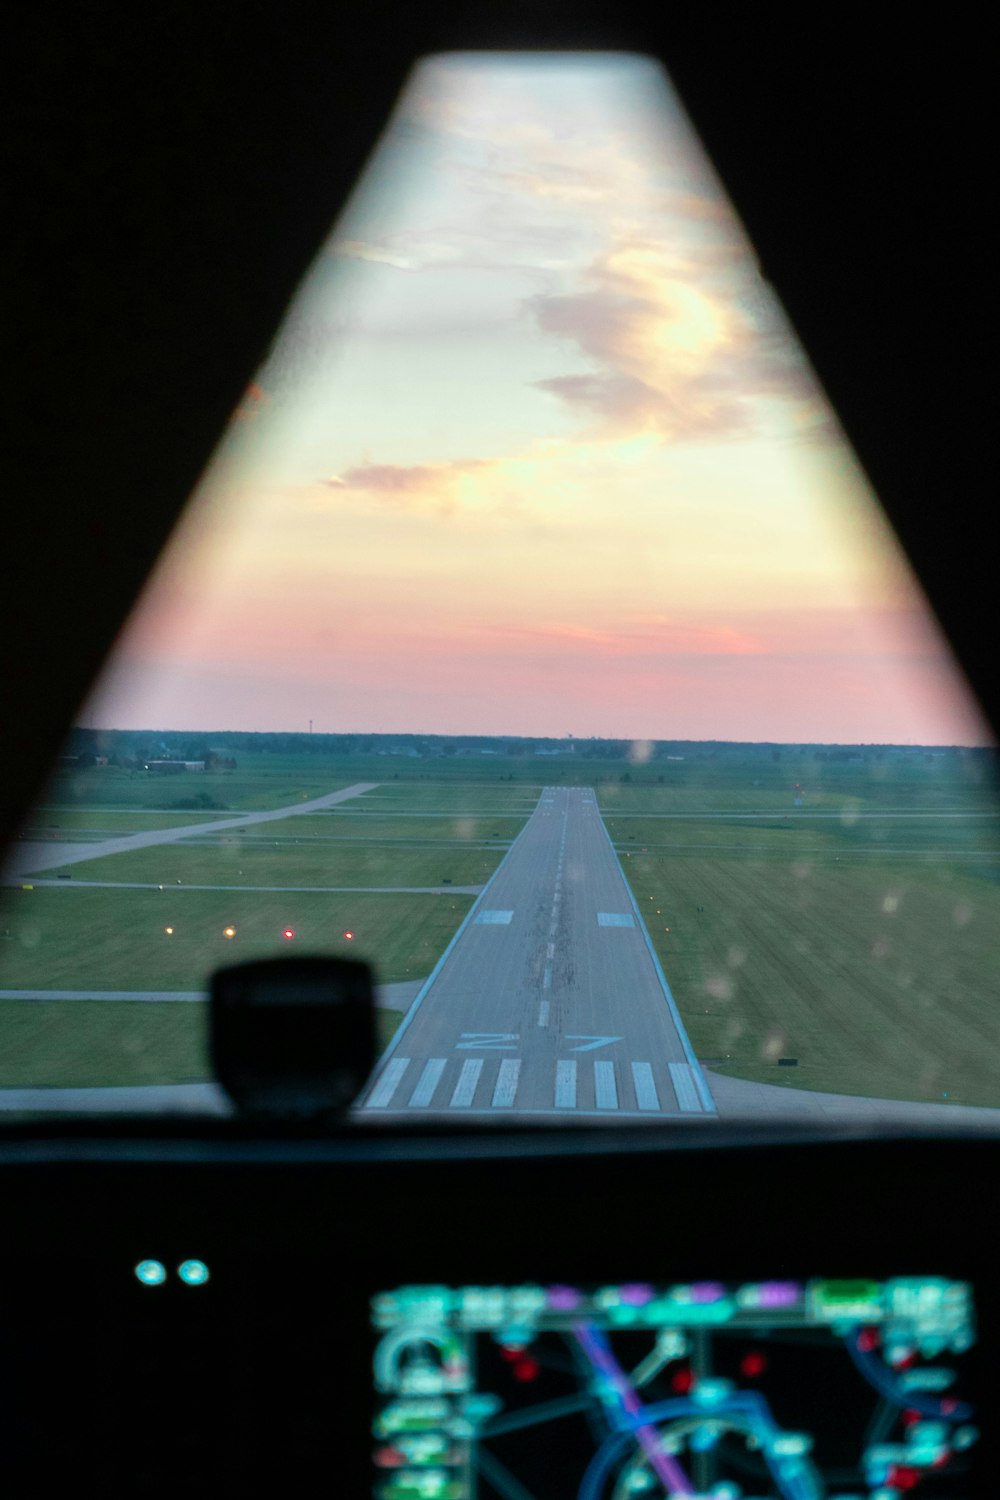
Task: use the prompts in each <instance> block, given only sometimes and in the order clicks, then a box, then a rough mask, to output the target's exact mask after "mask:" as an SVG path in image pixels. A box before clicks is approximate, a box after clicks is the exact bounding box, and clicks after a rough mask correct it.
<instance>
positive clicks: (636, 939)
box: [361, 787, 715, 1119]
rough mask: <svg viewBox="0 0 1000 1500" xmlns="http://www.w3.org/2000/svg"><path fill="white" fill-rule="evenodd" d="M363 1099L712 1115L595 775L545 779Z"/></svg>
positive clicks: (445, 1106)
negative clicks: (554, 782)
mask: <svg viewBox="0 0 1000 1500" xmlns="http://www.w3.org/2000/svg"><path fill="white" fill-rule="evenodd" d="M361 1107H362V1109H363V1111H364V1112H365V1113H366V1114H368V1115H369V1116H371V1115H379V1116H383V1117H384V1116H389V1115H399V1114H404V1115H406V1116H407V1117H410V1118H412V1117H415V1116H418V1115H423V1116H427V1115H434V1114H437V1115H442V1114H443V1115H446V1116H447V1117H448V1118H450V1119H454V1118H455V1116H456V1115H459V1114H487V1115H490V1116H492V1117H496V1116H498V1115H501V1114H505V1115H510V1114H514V1115H525V1114H527V1115H532V1116H537V1115H547V1116H551V1115H558V1116H564V1117H567V1116H571V1117H577V1118H582V1117H590V1118H593V1117H594V1116H598V1117H604V1118H607V1117H609V1116H616V1117H619V1118H620V1117H633V1118H644V1119H650V1118H681V1117H683V1118H697V1117H701V1118H704V1117H705V1116H706V1115H708V1116H713V1115H714V1114H715V1104H714V1101H713V1099H712V1095H711V1093H710V1092H709V1088H708V1084H707V1082H706V1080H705V1077H704V1074H703V1072H702V1070H701V1068H700V1067H699V1065H698V1063H697V1061H696V1059H695V1057H694V1054H693V1052H692V1050H691V1046H690V1043H689V1041H688V1038H687V1036H686V1034H685V1032H684V1028H683V1025H682V1024H681V1020H680V1016H679V1014H678V1013H677V1009H676V1006H675V1004H674V1001H673V997H672V995H671V993H670V990H669V986H668V984H667V981H666V979H665V977H664V975H663V973H662V970H661V969H660V966H659V963H658V960H657V958H656V955H655V952H654V949H653V946H652V943H651V942H650V939H649V936H648V934H647V932H646V929H645V926H644V924H643V921H642V918H641V916H640V914H639V912H638V910H637V908H636V906H635V903H634V902H633V900H632V897H631V894H630V892H629V889H628V886H627V884H626V882H625V878H624V876H623V874H622V871H621V867H620V866H619V863H618V859H617V857H616V855H615V853H614V850H613V848H612V846H611V842H610V840H609V838H608V836H607V832H606V830H605V828H604V824H603V822H602V820H601V815H600V812H599V810H598V808H597V804H596V801H595V799H594V794H593V792H592V791H591V790H590V789H589V788H551V787H550V788H546V789H545V790H544V791H543V793H542V796H541V798H540V799H539V802H538V805H537V807H536V808H535V811H534V812H533V813H532V815H531V817H530V818H529V819H528V822H527V823H526V824H525V826H524V828H523V830H522V831H521V833H520V834H519V835H518V837H517V839H516V840H515V841H514V843H513V845H512V846H511V849H510V851H509V852H508V854H507V855H506V857H505V858H504V860H503V862H502V863H501V865H500V867H499V869H498V870H497V871H496V873H495V875H494V876H493V878H492V879H491V880H490V881H489V883H488V884H487V885H486V887H485V888H484V890H483V892H482V894H481V895H480V897H479V899H478V900H477V901H476V902H475V904H474V906H473V907H472V909H471V911H470V912H469V914H468V916H467V917H466V919H465V921H464V922H463V924H462V926H461V927H460V928H459V930H458V932H457V934H456V935H455V937H454V938H453V940H452V942H451V943H450V944H449V947H448V948H447V950H446V951H445V953H444V955H443V957H442V958H441V960H440V962H439V963H438V965H437V967H436V968H435V970H434V972H433V973H432V974H431V976H430V978H429V979H428V980H427V982H426V984H425V985H424V986H423V988H422V990H421V992H420V994H419V995H418V996H417V999H416V1000H415V1001H414V1004H413V1005H412V1007H411V1008H410V1010H409V1012H408V1013H407V1016H406V1018H405V1020H404V1022H403V1024H402V1026H401V1027H400V1030H399V1031H398V1032H397V1034H396V1037H395V1039H394V1041H393V1044H392V1046H391V1047H390V1048H389V1050H388V1051H387V1053H386V1055H385V1056H384V1058H383V1059H382V1061H381V1063H380V1066H379V1068H378V1070H377V1071H376V1073H375V1076H374V1078H373V1081H372V1083H371V1085H370V1086H369V1088H368V1090H367V1092H366V1094H365V1096H364V1098H363V1100H362V1105H361Z"/></svg>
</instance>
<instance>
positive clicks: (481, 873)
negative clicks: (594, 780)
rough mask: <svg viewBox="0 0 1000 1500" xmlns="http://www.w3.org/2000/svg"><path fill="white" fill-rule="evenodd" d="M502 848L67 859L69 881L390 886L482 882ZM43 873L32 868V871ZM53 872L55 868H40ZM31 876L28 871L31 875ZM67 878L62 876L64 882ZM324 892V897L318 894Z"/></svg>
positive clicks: (335, 848)
mask: <svg viewBox="0 0 1000 1500" xmlns="http://www.w3.org/2000/svg"><path fill="white" fill-rule="evenodd" d="M503 853H504V851H503V850H502V849H494V848H478V849H466V848H463V847H461V846H456V845H454V844H445V843H442V844H441V845H440V846H439V847H437V848H422V849H421V848H409V847H399V846H394V845H391V844H390V845H385V846H383V847H379V845H378V844H357V845H354V844H309V843H303V844H295V843H292V842H288V841H284V842H281V843H273V842H272V843H271V844H269V845H268V844H249V845H247V844H244V845H241V844H239V843H238V842H236V841H234V842H233V843H231V844H221V845H210V844H194V845H190V844H184V843H178V844H159V845H154V846H153V847H152V848H149V849H135V850H133V851H131V852H130V853H128V854H108V855H105V856H103V857H102V858H100V859H94V860H83V861H82V862H81V863H79V864H74V865H67V866H66V867H65V873H66V874H67V875H69V876H70V877H71V879H73V880H80V881H83V880H109V881H122V882H126V883H127V882H129V881H136V882H139V883H153V884H156V885H163V886H175V887H176V886H177V885H178V884H180V885H182V886H183V885H219V886H239V885H247V886H283V887H285V886H317V887H320V888H330V887H337V886H341V887H358V886H361V887H372V886H374V887H379V886H386V887H393V886H403V887H406V886H438V885H442V884H443V883H444V882H445V881H447V882H449V883H451V884H452V885H482V884H483V883H484V882H485V881H486V880H488V879H489V877H490V876H491V875H492V873H493V871H494V870H495V869H496V867H497V865H498V864H499V862H500V860H501V858H502V857H503ZM42 873H43V872H41V871H38V872H36V875H41V874H42ZM44 873H45V876H46V878H51V877H52V876H56V877H58V875H59V873H60V867H59V866H58V865H53V867H52V869H51V870H49V871H46V872H44ZM31 878H32V877H29V879H31ZM67 883H68V882H67ZM324 899H327V898H324Z"/></svg>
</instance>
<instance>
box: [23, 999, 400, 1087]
mask: <svg viewBox="0 0 1000 1500" xmlns="http://www.w3.org/2000/svg"><path fill="white" fill-rule="evenodd" d="M402 1018H403V1017H402V1013H401V1012H400V1011H396V1010H381V1009H380V1010H378V1011H377V1012H376V1025H377V1032H376V1045H377V1049H378V1052H379V1053H381V1052H382V1051H384V1049H385V1048H386V1047H387V1046H388V1045H389V1042H390V1041H391V1040H392V1037H393V1036H394V1034H395V1032H396V1030H397V1028H398V1026H399V1023H400V1021H401V1020H402ZM0 1037H2V1039H3V1041H2V1046H0V1088H36V1087H38V1086H39V1084H44V1085H46V1086H48V1087H50V1088H115V1087H117V1088H121V1087H127V1086H128V1085H141V1084H151V1083H160V1084H162V1083H205V1082H207V1081H208V1080H209V1079H210V1078H211V1076H212V1073H211V1068H210V1065H209V1048H208V1008H207V1006H205V1005H202V1004H198V1003H197V1002H195V1003H184V1002H176V1003H169V1004H162V1005H152V1004H149V1003H148V1002H146V1001H131V1000H120V1001H114V1002H105V1001H96V1000H94V1001H91V1000H47V1001H45V1002H41V1003H40V1002H37V1001H30V1000H7V1001H4V1002H3V1003H2V1004H0ZM40 1057H44V1058H45V1059H46V1067H45V1073H44V1076H43V1077H40V1076H39V1069H38V1063H39V1058H40Z"/></svg>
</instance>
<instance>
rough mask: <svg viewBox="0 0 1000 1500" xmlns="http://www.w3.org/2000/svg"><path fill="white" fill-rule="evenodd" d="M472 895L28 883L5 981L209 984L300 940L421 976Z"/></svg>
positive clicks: (401, 974) (10, 915) (13, 907)
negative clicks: (229, 969) (288, 932)
mask: <svg viewBox="0 0 1000 1500" xmlns="http://www.w3.org/2000/svg"><path fill="white" fill-rule="evenodd" d="M470 904H471V898H470V897H468V896H459V895H451V894H448V895H441V896H435V895H411V894H408V893H403V894H399V895H372V894H369V893H367V892H366V893H364V894H360V895H358V894H347V895H330V894H325V893H324V894H317V893H314V892H283V891H275V892H271V891H226V892H220V891H190V890H185V889H184V888H183V887H178V886H174V887H173V888H169V887H168V888H166V889H164V890H163V891H149V890H128V889H125V890H107V889H103V890H102V889H86V888H81V889H77V890H74V889H73V888H72V887H71V886H67V887H66V888H65V889H60V888H56V887H52V886H49V887H35V888H34V889H32V890H21V889H18V890H13V891H9V892H8V893H7V900H6V902H5V909H4V913H3V917H2V922H0V990H4V989H53V990H59V989H81V990H103V989H110V990H201V989H203V988H204V987H205V985H206V982H207V979H208V976H209V975H210V974H211V973H212V972H213V970H214V969H216V968H218V967H220V965H223V964H233V963H238V962H240V961H242V960H244V959H251V958H265V957H270V956H273V955H276V954H278V953H281V954H285V953H289V952H292V953H314V952H315V953H328V954H341V955H346V956H353V957H357V958H367V959H369V960H370V961H371V962H372V963H373V964H374V965H375V968H376V972H377V976H378V978H379V980H381V981H383V982H390V981H394V980H402V979H420V978H423V976H424V975H425V974H428V973H430V970H431V969H432V968H433V966H434V964H435V963H436V961H437V959H438V958H439V957H440V955H441V953H442V952H443V950H444V948H445V946H446V944H447V943H448V941H449V940H450V938H451V936H452V934H453V933H454V932H455V930H456V928H457V927H458V925H459V923H460V922H461V920H462V918H463V917H464V916H465V913H466V911H467V910H468V908H469V905H470ZM230 926H231V927H234V928H235V929H236V936H235V938H233V939H227V938H226V937H225V936H224V931H225V928H226V927H230ZM167 927H172V928H173V929H174V931H173V934H172V935H170V936H168V935H167V933H166V931H165V929H166V928H167ZM286 927H291V928H292V929H293V931H294V932H295V938H294V940H293V941H291V942H289V941H287V940H286V939H284V938H283V937H282V932H283V930H284V929H285V928H286ZM345 932H353V933H354V938H353V939H352V940H347V939H345V937H344V933H345Z"/></svg>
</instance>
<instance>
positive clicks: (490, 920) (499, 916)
mask: <svg viewBox="0 0 1000 1500" xmlns="http://www.w3.org/2000/svg"><path fill="white" fill-rule="evenodd" d="M513 916H514V913H513V912H512V911H497V910H492V911H491V910H489V909H488V908H487V909H486V910H484V911H480V912H477V913H476V921H477V922H478V923H479V925H480V926H481V927H509V926H510V923H511V920H512V918H513Z"/></svg>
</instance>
